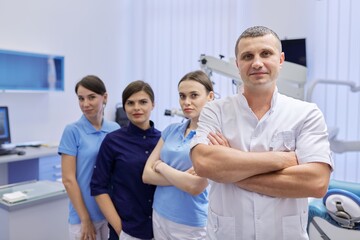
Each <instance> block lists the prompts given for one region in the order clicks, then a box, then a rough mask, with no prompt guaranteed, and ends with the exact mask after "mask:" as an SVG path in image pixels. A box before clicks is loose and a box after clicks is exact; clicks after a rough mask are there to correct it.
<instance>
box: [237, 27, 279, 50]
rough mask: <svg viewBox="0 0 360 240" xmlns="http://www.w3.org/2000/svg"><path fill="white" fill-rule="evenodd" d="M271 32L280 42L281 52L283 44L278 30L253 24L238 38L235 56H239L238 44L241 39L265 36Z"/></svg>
mask: <svg viewBox="0 0 360 240" xmlns="http://www.w3.org/2000/svg"><path fill="white" fill-rule="evenodd" d="M268 34H271V35H273V36H274V37H275V38H276V39H277V40H278V42H279V50H280V52H282V46H281V40H280V38H279V36H278V35H277V33H276V32H274V31H273V30H271V29H270V28H268V27H264V26H253V27H249V28H247V29H246V30H245V31H244V32H243V33H242V34H241V35H240V36H239V38H238V39H237V41H236V44H235V57H237V54H238V45H239V42H240V40H241V39H243V38H256V37H263V36H265V35H268Z"/></svg>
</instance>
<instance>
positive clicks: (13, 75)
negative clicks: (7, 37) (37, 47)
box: [0, 50, 64, 91]
mask: <svg viewBox="0 0 360 240" xmlns="http://www.w3.org/2000/svg"><path fill="white" fill-rule="evenodd" d="M0 90H3V91H6V90H9V91H12V90H15V91H63V90H64V57H63V56H56V55H46V54H36V53H27V52H19V51H10V50H0Z"/></svg>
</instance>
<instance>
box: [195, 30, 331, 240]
mask: <svg viewBox="0 0 360 240" xmlns="http://www.w3.org/2000/svg"><path fill="white" fill-rule="evenodd" d="M235 55H236V65H237V67H238V69H239V72H240V76H241V79H242V80H243V86H242V89H241V91H240V92H239V94H237V95H234V96H230V97H227V98H224V99H220V100H216V101H212V102H209V103H208V104H207V105H206V106H205V107H204V108H203V110H202V113H201V116H200V119H199V123H198V129H197V132H196V137H195V138H194V139H193V141H192V144H191V147H192V150H191V158H192V161H193V165H194V168H195V171H196V173H197V174H198V175H199V176H201V177H207V178H208V179H210V180H212V182H211V189H210V194H209V214H208V225H207V239H219V240H232V239H236V240H252V239H254V240H255V239H256V240H281V239H282V240H295V239H299V240H305V239H309V237H308V235H307V232H306V227H307V220H308V200H307V198H308V197H317V198H320V197H322V196H324V195H325V193H326V191H327V188H328V183H329V178H330V173H331V171H332V159H331V152H330V146H329V142H328V135H327V126H326V124H325V120H324V117H323V115H322V113H321V111H320V110H319V109H318V107H317V106H316V105H315V104H313V103H307V102H303V101H300V100H297V99H293V98H290V97H287V96H285V95H283V94H280V93H279V92H278V90H277V87H276V80H277V78H278V75H279V71H280V69H281V66H282V63H283V62H284V59H285V56H284V53H283V52H282V48H281V41H280V39H279V37H278V36H277V34H276V33H275V32H274V31H272V30H271V29H269V28H266V27H262V26H255V27H250V28H248V29H247V30H245V31H244V32H243V33H242V34H241V35H240V37H239V39H238V41H237V43H236V47H235Z"/></svg>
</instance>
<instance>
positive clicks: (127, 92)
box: [122, 80, 155, 110]
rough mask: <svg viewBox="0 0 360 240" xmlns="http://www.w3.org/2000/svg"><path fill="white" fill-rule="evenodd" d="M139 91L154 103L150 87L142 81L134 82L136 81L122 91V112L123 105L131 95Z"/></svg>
mask: <svg viewBox="0 0 360 240" xmlns="http://www.w3.org/2000/svg"><path fill="white" fill-rule="evenodd" d="M140 91H144V92H145V93H146V94H147V95H149V97H150V100H151V102H152V103H154V101H155V96H154V91H153V90H152V88H151V86H150V85H149V84H148V83H146V82H144V81H142V80H136V81H133V82H131V83H129V85H127V86H126V88H125V89H124V91H123V93H122V105H123V108H124V110H125V103H126V101H127V100H128V99H129V97H130V96H131V95H133V94H134V93H137V92H140Z"/></svg>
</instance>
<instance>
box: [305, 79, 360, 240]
mask: <svg viewBox="0 0 360 240" xmlns="http://www.w3.org/2000/svg"><path fill="white" fill-rule="evenodd" d="M317 84H333V85H346V86H349V87H350V90H351V91H352V92H358V91H360V87H359V86H356V85H355V84H354V83H353V82H346V81H334V80H318V81H314V82H313V84H312V85H310V87H309V89H308V92H307V101H309V102H311V96H312V92H313V90H314V88H315V86H316V85H317ZM337 133H338V129H336V128H329V142H330V148H331V150H332V151H333V152H334V153H344V152H350V151H355V152H360V141H344V140H339V139H337ZM308 234H309V237H310V240H330V239H331V240H360V183H352V182H345V181H338V180H334V179H332V180H330V183H329V189H328V192H327V193H326V195H325V196H324V197H323V198H322V199H312V200H310V201H309V219H308Z"/></svg>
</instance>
